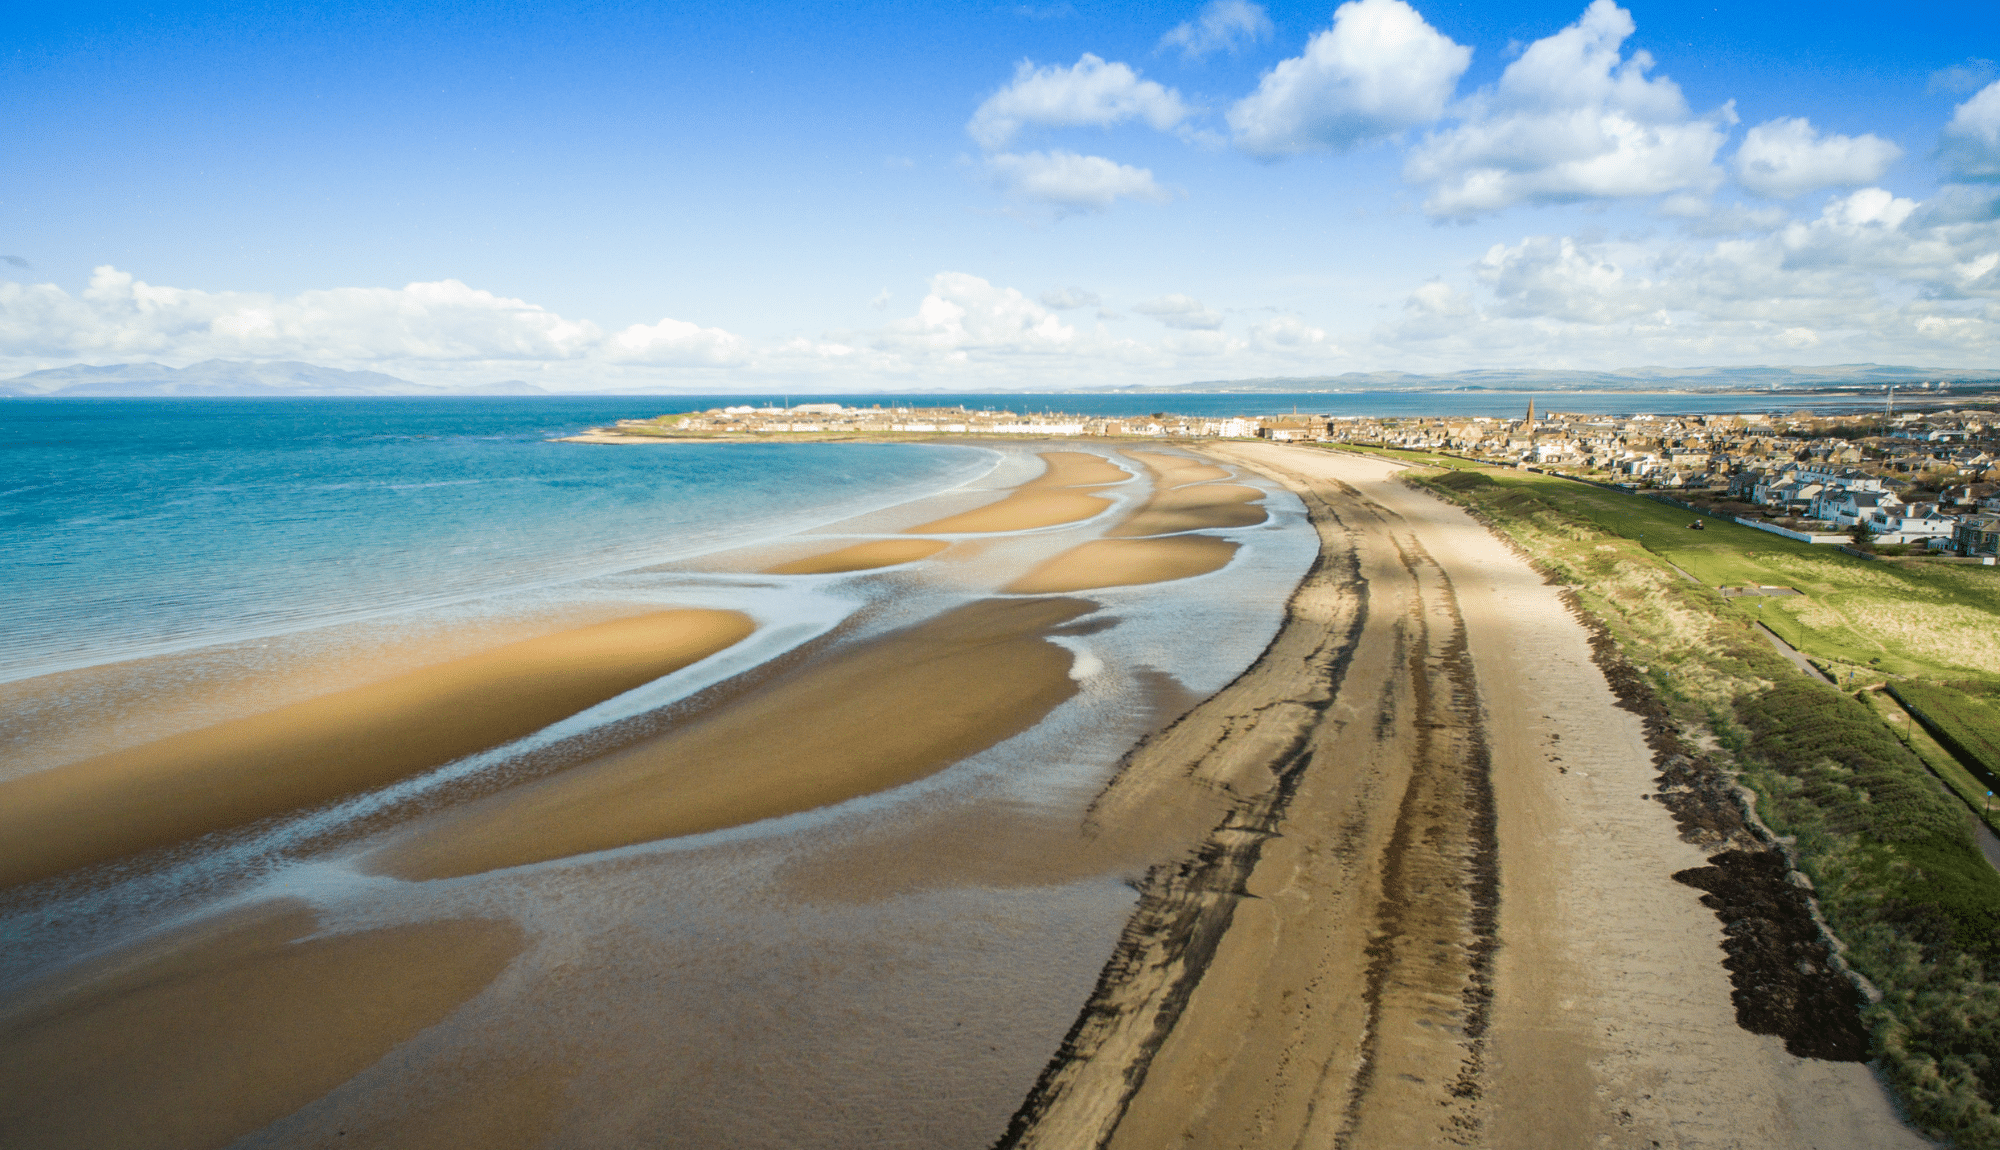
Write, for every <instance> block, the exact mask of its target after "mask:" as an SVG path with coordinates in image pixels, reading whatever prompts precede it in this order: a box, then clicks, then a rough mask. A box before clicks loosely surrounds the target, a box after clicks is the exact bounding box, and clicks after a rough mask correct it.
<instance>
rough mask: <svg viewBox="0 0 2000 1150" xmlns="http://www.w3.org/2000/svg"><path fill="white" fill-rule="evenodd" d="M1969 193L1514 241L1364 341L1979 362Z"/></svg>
mask: <svg viewBox="0 0 2000 1150" xmlns="http://www.w3.org/2000/svg"><path fill="white" fill-rule="evenodd" d="M1948 191H1949V190H1948ZM1969 192H1970V189H1963V188H1962V189H1960V190H1959V192H1958V193H1956V194H1947V195H1941V196H1940V197H1938V199H1936V200H1934V201H1932V202H1931V203H1918V202H1916V201H1914V200H1911V199H1908V198H1905V197H1901V196H1897V195H1894V194H1893V193H1891V192H1889V191H1887V190H1884V189H1882V188H1861V189H1858V190H1856V191H1853V192H1851V193H1847V194H1844V195H1840V196H1836V197H1834V198H1833V199H1831V200H1830V201H1828V202H1827V203H1826V204H1825V205H1824V206H1823V208H1821V210H1820V211H1819V212H1818V214H1817V215H1816V216H1812V217H1807V218H1798V219H1792V220H1789V221H1788V222H1786V223H1785V224H1784V225H1783V226H1780V227H1777V228H1773V229H1769V230H1768V231H1766V232H1764V233H1763V234H1759V235H1751V236H1736V237H1728V238H1723V239H1718V240H1716V241H1714V242H1711V243H1707V244H1694V243H1689V242H1687V241H1686V240H1685V239H1676V238H1671V237H1661V238H1649V239H1642V238H1632V237H1622V238H1605V237H1587V236H1586V237H1579V236H1559V235H1541V236H1528V237H1524V238H1523V239H1521V240H1520V241H1518V242H1516V243H1511V244H1496V245H1493V246H1492V247H1491V248H1490V249H1489V250H1488V251H1487V252H1486V253H1485V255H1484V256H1482V257H1481V258H1479V259H1478V260H1476V261H1475V262H1474V263H1473V265H1472V267H1471V269H1470V270H1471V271H1472V273H1473V277H1474V283H1475V288H1474V291H1473V292H1465V291H1461V290H1459V289H1455V288H1453V287H1450V286H1447V285H1446V284H1445V283H1443V282H1441V281H1434V282H1431V283H1427V284H1424V285H1422V286H1421V287H1419V288H1418V289H1417V290H1416V291H1415V292H1413V293H1412V294H1411V296H1410V297H1409V299H1408V300H1407V301H1406V303H1405V306H1404V309H1403V314H1402V315H1401V316H1400V317H1399V318H1398V319H1396V320H1394V321H1392V322H1390V323H1388V324H1385V325H1383V327H1382V328H1380V329H1378V331H1377V332H1376V336H1375V338H1376V341H1377V345H1378V346H1384V347H1395V348H1398V349H1400V350H1401V351H1402V353H1403V355H1404V358H1405V359H1406V361H1411V360H1414V361H1418V362H1421V361H1423V360H1424V359H1426V358H1429V357H1437V358H1443V359H1446V360H1449V361H1456V362H1459V363H1464V362H1468V361H1470V362H1482V363H1487V364H1500V363H1539V364H1541V365H1543V366H1563V365H1577V366H1583V365H1589V364H1595V365H1597V366H1616V365H1620V364H1624V365H1629V364H1631V363H1634V362H1647V361H1651V362H1667V363H1682V364H1700V363H1729V362H1757V361H1760V360H1761V361H1765V362H1769V361H1771V360H1773V359H1777V360H1781V361H1782V360H1783V359H1786V358H1789V357H1791V356H1795V355H1798V354H1800V353H1803V352H1810V353H1811V354H1813V355H1814V356H1816V357H1817V356H1826V357H1838V359H1839V360H1860V359H1874V360H1879V361H1885V362H1896V361H1901V362H1916V363H1924V362H1932V363H1935V362H1941V361H1946V362H1949V361H1956V362H1961V363H1965V362H1972V363H1977V362H1982V361H1990V360H1991V359H1992V358H1993V357H1994V355H1995V354H1996V353H2000V216H1996V213H1995V212H1994V210H1993V209H1994V207H1995V201H1996V200H2000V197H1996V196H1994V195H1992V194H1987V195H1986V196H1984V198H1983V202H1981V203H1971V202H1969V201H1970V200H1972V199H1975V198H1978V197H1972V196H1969V195H1968V194H1967V193H1969Z"/></svg>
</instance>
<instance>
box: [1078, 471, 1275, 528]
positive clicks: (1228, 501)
mask: <svg viewBox="0 0 2000 1150" xmlns="http://www.w3.org/2000/svg"><path fill="white" fill-rule="evenodd" d="M1262 498H1264V493H1263V492H1262V491H1259V490H1257V489H1256V488H1255V487H1245V486H1243V485H1242V484H1240V483H1203V484H1200V485H1198V486H1194V487H1174V488H1168V489H1166V490H1162V491H1159V492H1156V493H1155V494H1154V495H1153V497H1152V498H1151V499H1149V500H1147V501H1146V505H1145V506H1144V507H1142V508H1140V509H1139V511H1138V513H1137V514H1135V515H1133V516H1132V518H1130V519H1127V520H1126V521H1125V522H1123V523H1121V524H1119V525H1118V526H1117V527H1116V528H1114V529H1113V530H1111V531H1109V532H1107V534H1108V535H1110V536H1111V537H1113V538H1125V539H1129V538H1132V537H1135V536H1140V535H1166V534H1169V533H1171V532H1175V531H1197V530H1200V529H1201V528H1204V527H1254V526H1256V525H1257V524H1259V523H1262V522H1264V520H1265V519H1267V518H1269V516H1267V515H1266V514H1265V512H1264V509H1263V508H1261V507H1249V506H1245V505H1246V504H1250V503H1255V502H1256V501H1258V500H1260V499H1262Z"/></svg>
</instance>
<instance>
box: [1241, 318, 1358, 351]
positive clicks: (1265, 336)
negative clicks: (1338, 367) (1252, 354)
mask: <svg viewBox="0 0 2000 1150" xmlns="http://www.w3.org/2000/svg"><path fill="white" fill-rule="evenodd" d="M1250 342H1251V344H1252V345H1253V346H1255V347H1258V348H1260V349H1262V350H1265V351H1279V352H1290V353H1300V352H1316V353H1319V354H1321V355H1340V354H1341V351H1340V348H1338V347H1336V346H1334V344H1333V342H1332V341H1331V340H1330V339H1328V338H1327V334H1326V330H1325V329H1324V328H1318V327H1314V326H1313V325H1312V324H1309V323H1307V322H1306V321H1305V320H1302V319H1300V318H1299V317H1297V316H1291V315H1281V316H1278V317H1277V318H1276V319H1272V320H1268V321H1266V322H1264V323H1260V324H1256V325H1253V326H1252V327H1251V328H1250Z"/></svg>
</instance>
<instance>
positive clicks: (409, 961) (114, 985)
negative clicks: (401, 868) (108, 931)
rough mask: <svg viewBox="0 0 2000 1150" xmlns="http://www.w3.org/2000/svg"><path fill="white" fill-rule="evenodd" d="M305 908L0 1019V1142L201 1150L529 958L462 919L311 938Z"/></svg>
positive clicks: (355, 1067) (273, 913)
mask: <svg viewBox="0 0 2000 1150" xmlns="http://www.w3.org/2000/svg"><path fill="white" fill-rule="evenodd" d="M318 929H319V923H318V920H317V917H316V916H315V914H314V913H313V912H312V911H311V910H309V909H307V908H305V907H304V906H303V904H298V903H287V902H278V903H271V904H265V905H264V906H262V907H259V908H254V909H250V910H245V911H241V912H238V913H236V914H233V915H229V916H226V917H225V918H223V919H220V920H216V921H211V922H208V923H204V924H203V925H201V926H199V927H195V928H192V929H188V930H184V931H181V932H179V933H177V934H175V935H171V936H168V937H166V938H163V939H159V940H156V941H153V942H149V943H146V944H142V945H141V946H139V947H137V948H134V949H133V950H131V951H127V952H124V953H121V954H119V955H117V956H114V957H113V958H111V959H107V960H100V961H99V962H97V963H95V964H91V965H88V966H86V967H85V968H84V969H82V970H78V971H73V972H71V973H69V974H67V975H66V976H64V977H63V978H62V980H61V982H60V984H58V985H55V986H49V987H44V988H41V989H40V990H38V991H36V992H34V993H32V995H31V996H30V997H29V998H27V999H26V1000H23V1001H17V1002H16V1003H14V1004H11V1005H10V1006H9V1007H8V1008H7V1010H6V1012H5V1013H4V1014H0V1081H4V1082H5V1084H6V1085H5V1089H4V1090H0V1143H4V1144H5V1145H8V1146H21V1147H35V1148H37V1150H68V1148H71V1147H74V1148H76V1150H207V1148H210V1147H222V1146H226V1145H228V1144H229V1143H230V1142H233V1141H235V1140H236V1139H237V1138H239V1137H241V1136H242V1135H245V1134H249V1133H251V1132H253V1131H256V1130H258V1129H261V1128H262V1127H264V1126H266V1125H268V1124H270V1123H271V1122H273V1121H275V1120H277V1119H279V1118H281V1117H283V1116H284V1115H286V1114H289V1113H291V1112H292V1111H294V1110H296V1109H298V1108H299V1107H300V1106H303V1105H305V1104H306V1103H308V1102H311V1101H312V1100H313V1099H315V1098H318V1097H319V1096H321V1095H323V1094H325V1093H326V1092H327V1091H328V1090H331V1089H333V1088H334V1087H335V1086H338V1085H339V1084H340V1083H341V1082H344V1081H346V1080H347V1079H348V1078H350V1077H352V1076H353V1075H354V1074H356V1073H357V1072H359V1071H361V1070H362V1069H363V1068H364V1067H367V1066H368V1065H370V1064H371V1063H374V1062H375V1061H377V1060H378V1059H380V1058H382V1057H383V1056H384V1055H386V1054H388V1053H389V1052H390V1051H391V1050H392V1049H394V1048H395V1047H396V1046H397V1045H399V1044H400V1043H402V1042H404V1041H406V1040H407V1039H409V1038H410V1037H411V1036H413V1035H415V1034H416V1033H417V1032H419V1031H421V1030H423V1029H425V1028H426V1027H429V1026H431V1025H433V1024H435V1023H437V1022H440V1021H442V1020H443V1019H444V1018H446V1017H447V1016H449V1015H450V1014H451V1013H452V1012H453V1011H454V1010H456V1009H457V1008H458V1007H459V1006H460V1005H461V1004H463V1003H464V1002H466V1001H467V1000H468V999H470V998H472V997H473V996H475V995H477V994H478V993H479V992H480V991H481V990H483V989H484V988H485V987H486V986H487V984H489V983H490V982H492V981H493V979H494V978H495V977H497V976H498V975H499V974H500V972H501V971H502V970H504V969H505V968H506V966H507V964H508V963H509V962H510V961H511V960H512V959H513V958H514V956H515V955H516V954H518V953H519V952H520V951H521V949H522V947H523V946H524V945H525V942H526V939H525V936H524V935H523V933H522V931H521V929H520V928H519V927H517V926H515V925H513V924H512V923H507V922H494V921H486V920H461V921H447V922H435V923H428V924H425V925H421V926H399V927H390V928H386V929H379V930H369V931H362V932H359V933H353V934H335V935H331V936H327V937H317V938H314V937H308V936H311V935H313V934H314V932H315V931H316V930H318Z"/></svg>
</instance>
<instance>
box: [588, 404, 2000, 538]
mask: <svg viewBox="0 0 2000 1150" xmlns="http://www.w3.org/2000/svg"><path fill="white" fill-rule="evenodd" d="M618 429H619V430H621V431H627V432H642V433H649V434H667V435H699V436H716V435H723V436H729V435H760V436H761V435H771V434H794V433H821V434H827V433H833V434H839V433H850V434H877V435H879V434H885V433H922V434H944V435H967V436H981V435H996V436H998V435H1028V436H1037V437H1074V436H1099V435H1110V436H1161V437H1180V438H1226V439H1244V438H1253V437H1254V438H1263V439H1271V440H1279V441H1294V442H1320V443H1335V444H1337V443H1356V444H1368V445H1373V446H1381V447H1400V448H1408V449H1416V450H1424V451H1433V452H1443V453H1447V454H1451V455H1456V456H1461V457H1464V458H1468V459H1473V460H1478V461H1480V462H1484V463H1492V464H1498V465H1513V466H1521V467H1536V468H1541V469H1544V470H1552V471H1557V472H1561V473H1566V474H1575V475H1578V476H1579V477H1582V478H1589V479H1594V480H1599V481H1603V482H1610V483H1616V484H1619V485H1621V486H1624V487H1627V488H1631V489H1638V488H1649V489H1661V490H1664V491H1668V492H1677V493H1681V494H1683V495H1687V496H1690V497H1693V496H1697V495H1699V497H1701V498H1704V499H1709V500H1722V501H1727V502H1730V503H1735V504H1742V505H1751V506H1754V507H1755V508H1756V509H1758V510H1759V514H1761V515H1762V516H1764V517H1766V518H1768V519H1772V520H1776V521H1777V522H1776V523H1774V524H1772V526H1774V527H1776V528H1777V529H1779V530H1781V531H1783V532H1785V533H1787V534H1797V535H1798V537H1800V538H1812V539H1816V540H1823V541H1835V540H1839V541H1844V540H1846V539H1848V538H1849V537H1851V536H1854V535H1865V536H1867V537H1869V538H1871V539H1872V540H1873V541H1874V542H1876V543H1880V544H1904V545H1910V546H1918V547H1924V548H1928V549H1932V550H1939V551H1955V552H1958V553H1961V554H1966V555H1980V556H1991V555H1994V554H1995V553H1996V550H1997V549H2000V488H1996V486H1995V483H1996V481H2000V464H1996V455H2000V415H1996V413H1994V412H1992V411H1982V410H1978V409H1972V408H1967V409H1963V410H1958V411H1910V412H1904V413H1901V414H1898V415H1895V416H1893V417H1885V416H1879V415H1878V416H1872V417H1861V416H1814V415H1806V414H1793V415H1776V416H1772V415H1762V414H1733V415H1682V416H1655V415H1634V416H1601V415H1575V414H1563V413H1555V412H1548V413H1544V414H1542V415H1540V416H1538V415H1537V414H1536V412H1535V406H1534V404H1533V403H1532V402H1530V403H1529V404H1528V407H1527V413H1526V415H1525V417H1523V418H1520V419H1499V418H1492V417H1486V416H1480V417H1452V416H1420V417H1346V416H1328V415H1309V414H1295V415H1287V416H1262V417H1253V416H1234V417H1228V418H1203V417H1192V416H1178V415H1167V414H1154V415H1151V416H1139V417H1115V418H1106V417H1093V416H1081V415H1070V414H1064V413H1059V412H1043V413H1039V414H1019V413H1015V412H1012V411H993V410H976V409H973V408H970V407H965V406H958V407H916V406H910V407H905V406H900V405H897V404H894V403H891V404H889V405H888V406H882V405H873V406H869V407H848V406H843V405H841V404H834V403H824V404H800V405H797V406H789V405H788V406H783V407H777V406H764V407H754V406H749V405H743V406H734V407H722V408H714V409H711V410H709V411H702V412H692V413H688V414H685V415H666V416H660V417H659V418H657V419H651V420H622V421H620V423H619V426H618Z"/></svg>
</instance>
